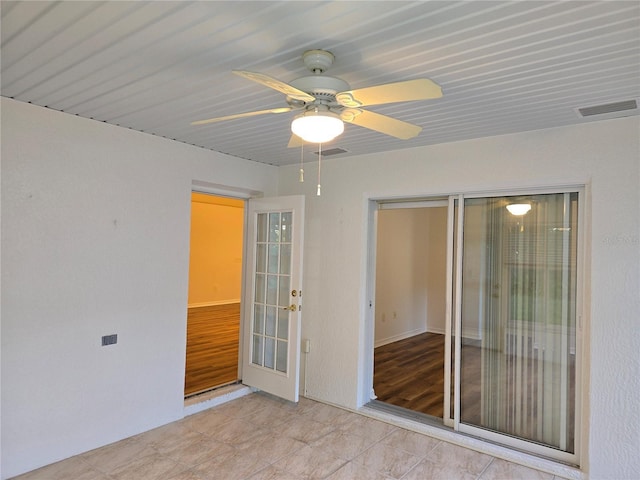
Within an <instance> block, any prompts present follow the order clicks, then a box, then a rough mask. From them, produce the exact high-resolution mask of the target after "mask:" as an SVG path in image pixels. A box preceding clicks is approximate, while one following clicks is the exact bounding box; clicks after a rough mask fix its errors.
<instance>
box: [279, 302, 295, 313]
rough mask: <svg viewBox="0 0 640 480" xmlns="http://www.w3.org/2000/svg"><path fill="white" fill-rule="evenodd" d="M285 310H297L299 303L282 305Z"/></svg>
mask: <svg viewBox="0 0 640 480" xmlns="http://www.w3.org/2000/svg"><path fill="white" fill-rule="evenodd" d="M282 309H283V310H291V311H292V312H295V311H296V310H297V309H298V307H297V305H294V304H293V303H292V304H291V305H289V306H288V307H282Z"/></svg>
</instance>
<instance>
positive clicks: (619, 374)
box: [279, 117, 640, 479]
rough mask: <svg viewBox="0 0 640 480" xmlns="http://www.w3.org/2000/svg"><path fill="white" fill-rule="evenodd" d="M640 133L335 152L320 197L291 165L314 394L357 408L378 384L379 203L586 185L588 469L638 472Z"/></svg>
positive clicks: (633, 120) (633, 122)
mask: <svg viewBox="0 0 640 480" xmlns="http://www.w3.org/2000/svg"><path fill="white" fill-rule="evenodd" d="M348 128H351V127H348ZM639 132H640V122H639V119H638V117H630V118H622V119H615V120H607V121H600V122H591V123H585V124H583V125H578V126H569V127H564V128H554V129H547V130H539V131H533V132H526V133H520V134H513V135H504V136H499V137H492V138H483V139H478V140H470V141H464V142H455V143H450V144H442V145H434V146H428V147H421V148H413V149H406V150H398V151H394V152H392V153H388V152H387V153H381V154H376V155H363V156H360V157H351V158H336V157H334V158H331V159H326V160H325V161H323V165H322V196H321V197H317V196H316V195H315V185H314V184H315V182H306V183H303V184H300V183H299V182H298V167H297V166H290V167H286V168H281V169H280V172H279V174H280V193H281V194H295V193H304V194H306V197H307V201H306V208H307V212H306V218H307V224H306V232H305V276H304V288H305V291H306V292H308V294H307V295H305V305H304V316H303V327H302V335H303V338H309V339H310V340H311V344H312V345H313V350H312V351H311V352H310V353H309V355H308V358H307V360H308V363H307V379H306V382H307V391H308V394H309V396H311V397H315V398H318V399H322V400H325V401H327V402H331V403H334V404H338V405H344V406H347V407H351V408H357V407H358V406H359V405H361V404H362V403H364V402H366V401H367V400H368V398H369V392H370V390H368V389H367V388H366V386H367V382H369V385H370V382H371V379H367V378H363V377H362V376H361V375H363V374H364V373H363V372H365V369H364V365H365V364H366V362H367V358H370V355H371V352H370V351H367V350H366V349H365V348H364V345H365V344H366V338H367V337H366V335H367V332H370V331H371V329H372V325H371V324H369V323H367V322H373V319H370V318H369V317H368V316H367V312H368V308H369V302H370V301H371V298H370V296H369V294H368V292H367V282H366V279H367V272H366V267H367V255H368V251H367V238H368V207H369V199H371V198H389V197H394V196H395V197H406V196H412V195H413V196H422V195H442V194H448V193H456V192H482V191H495V190H501V189H509V188H514V187H527V188H533V187H537V186H556V185H560V184H586V185H587V203H586V204H585V207H586V212H585V220H586V223H585V224H584V229H585V232H584V233H585V241H586V244H585V246H584V247H585V265H584V266H585V273H586V284H585V290H584V294H585V298H584V306H585V311H584V312H583V316H582V318H581V319H580V324H581V325H582V326H583V328H582V330H581V333H582V334H583V336H584V343H583V348H584V349H585V350H586V352H585V362H584V364H583V368H584V370H583V371H584V381H583V389H584V392H585V394H584V396H583V398H582V400H583V413H582V416H581V417H579V418H578V423H579V424H580V425H582V426H583V433H582V440H583V443H584V448H583V452H582V453H583V456H582V465H583V468H584V469H585V470H586V471H587V472H589V474H590V476H591V478H599V479H600V478H634V477H637V476H638V473H639V472H638V462H637V452H638V451H640V439H639V435H640V434H639V433H638V432H640V406H639V404H638V392H639V391H640V368H639V366H640V362H639V358H640V357H639V355H638V352H639V351H640V335H637V332H638V318H640V295H638V292H639V291H640V280H639V271H640V227H639V215H638V207H639V206H640V180H639V163H640V162H639V158H640V142H639ZM423 134H424V135H428V132H423ZM334 146H339V140H337V141H336V143H335V145H334ZM307 169H309V170H313V165H311V164H310V165H308V166H307ZM612 372H615V374H612Z"/></svg>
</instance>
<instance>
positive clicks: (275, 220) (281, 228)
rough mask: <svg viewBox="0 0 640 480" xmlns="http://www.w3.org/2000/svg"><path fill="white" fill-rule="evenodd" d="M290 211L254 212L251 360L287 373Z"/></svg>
mask: <svg viewBox="0 0 640 480" xmlns="http://www.w3.org/2000/svg"><path fill="white" fill-rule="evenodd" d="M291 220H292V212H270V213H259V214H258V215H257V224H258V228H257V238H256V251H257V253H256V256H255V259H256V265H255V272H256V273H255V275H256V280H255V286H256V287H255V290H256V291H255V297H254V302H253V331H252V342H251V343H252V345H251V363H253V364H254V365H259V366H261V367H265V368H269V369H271V370H276V371H278V372H282V373H285V374H286V373H287V372H288V371H289V368H288V353H287V352H288V348H289V347H288V343H289V313H290V311H291V310H290V309H289V295H290V287H291V240H292V239H291V227H292V222H291Z"/></svg>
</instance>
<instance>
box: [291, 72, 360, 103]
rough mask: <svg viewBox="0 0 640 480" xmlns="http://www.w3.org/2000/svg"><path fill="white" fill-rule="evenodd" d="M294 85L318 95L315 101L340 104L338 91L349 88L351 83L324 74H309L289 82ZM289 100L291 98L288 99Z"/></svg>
mask: <svg viewBox="0 0 640 480" xmlns="http://www.w3.org/2000/svg"><path fill="white" fill-rule="evenodd" d="M289 84H290V85H291V86H292V87H295V88H297V89H298V90H302V91H303V92H307V93H309V94H311V95H313V96H314V97H316V102H315V103H323V104H327V105H338V103H337V102H336V93H339V92H344V91H347V90H349V89H350V88H349V84H348V83H347V82H345V81H344V80H341V79H339V78H335V77H327V76H324V75H309V76H307V77H300V78H297V79H295V80H293V81H292V82H289ZM287 100H289V99H287Z"/></svg>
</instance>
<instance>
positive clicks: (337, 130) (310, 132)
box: [291, 110, 344, 143]
mask: <svg viewBox="0 0 640 480" xmlns="http://www.w3.org/2000/svg"><path fill="white" fill-rule="evenodd" d="M291 131H292V132H293V133H294V134H295V135H297V136H298V137H300V138H302V139H303V140H304V141H305V142H309V143H326V142H330V141H331V140H333V139H334V138H336V137H337V136H338V135H341V134H342V132H344V122H343V121H342V119H341V118H340V117H339V116H338V115H336V114H335V113H332V112H326V111H324V112H323V111H317V110H309V111H306V112H304V113H302V114H300V115H298V116H297V117H296V118H294V119H293V121H292V122H291Z"/></svg>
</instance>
